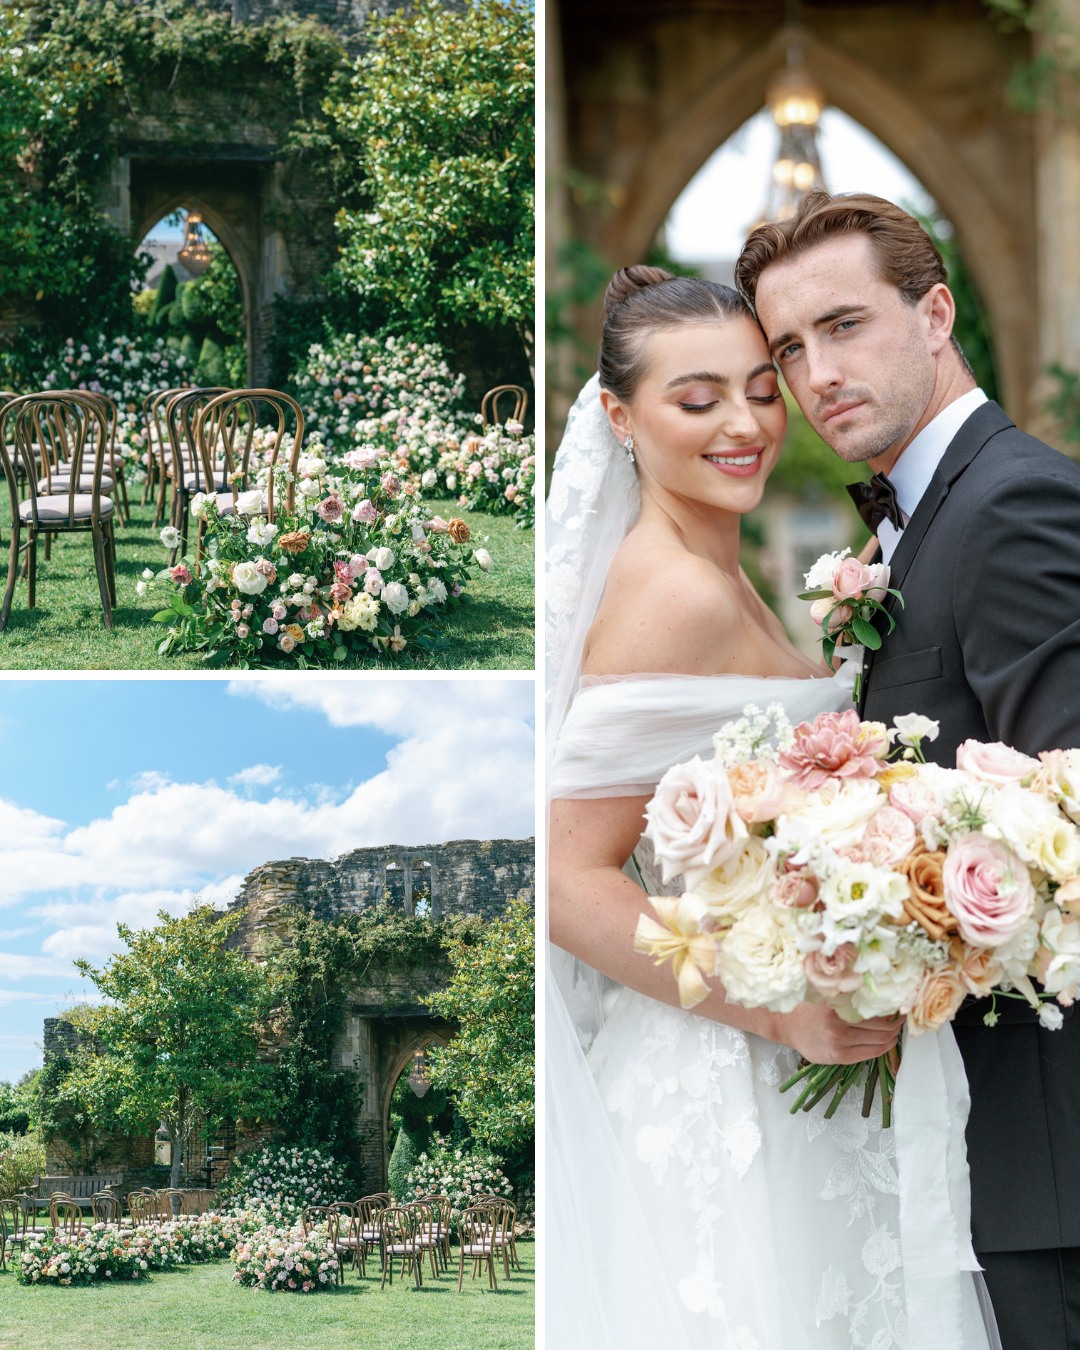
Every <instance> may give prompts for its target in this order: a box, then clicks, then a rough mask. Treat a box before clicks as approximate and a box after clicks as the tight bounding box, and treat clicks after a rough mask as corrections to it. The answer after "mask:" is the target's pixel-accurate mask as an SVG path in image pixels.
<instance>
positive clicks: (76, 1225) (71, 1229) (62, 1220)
mask: <svg viewBox="0 0 1080 1350" xmlns="http://www.w3.org/2000/svg"><path fill="white" fill-rule="evenodd" d="M82 1217H83V1213H82V1206H81V1205H80V1204H79V1203H78V1201H77V1200H75V1199H74V1198H73V1197H71V1196H61V1195H60V1194H56V1195H53V1196H52V1197H51V1198H50V1200H49V1222H50V1223H51V1224H52V1226H53V1228H54V1229H55V1230H56V1231H57V1232H60V1233H62V1234H63V1235H64V1237H77V1236H78V1235H79V1234H80V1233H82V1232H84V1231H85V1230H84V1229H83V1226H82Z"/></svg>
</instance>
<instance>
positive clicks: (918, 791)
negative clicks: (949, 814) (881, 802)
mask: <svg viewBox="0 0 1080 1350" xmlns="http://www.w3.org/2000/svg"><path fill="white" fill-rule="evenodd" d="M889 805H890V806H895V807H896V809H897V810H898V811H903V813H904V815H905V816H907V817H908V819H909V820H912V821H914V822H915V824H916V825H918V824H919V823H920V822H921V821H923V820H925V819H926V817H927V816H932V815H934V814H935V812H936V811H937V798H936V797H935V796H934V794H933V792H931V790H930V789H929V788H928V787H927V785H926V784H925V783H924V782H923V781H922V779H921V778H901V779H900V780H899V781H898V782H896V783H893V785H892V787H890V788H889Z"/></svg>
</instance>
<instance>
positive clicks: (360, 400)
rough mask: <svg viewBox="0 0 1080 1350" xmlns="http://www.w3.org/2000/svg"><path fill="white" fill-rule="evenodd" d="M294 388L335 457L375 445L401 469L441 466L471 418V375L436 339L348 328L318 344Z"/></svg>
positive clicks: (314, 429)
mask: <svg viewBox="0 0 1080 1350" xmlns="http://www.w3.org/2000/svg"><path fill="white" fill-rule="evenodd" d="M293 385H294V388H295V392H296V398H297V400H298V402H299V403H300V404H301V405H302V406H303V409H304V416H305V417H306V418H308V419H309V424H310V427H311V430H312V431H314V432H316V433H317V434H318V435H319V436H320V437H321V439H322V440H323V441H324V442H325V443H326V445H327V446H328V447H329V448H330V450H331V452H332V454H333V455H334V456H335V457H337V458H340V457H341V456H342V455H344V454H345V453H346V452H347V451H349V450H351V449H354V448H355V447H357V446H361V445H374V446H377V447H378V448H379V450H381V451H382V452H383V453H384V454H385V455H386V456H387V457H388V458H389V459H391V460H393V461H394V464H395V467H396V471H397V472H398V473H403V472H413V473H417V474H420V473H423V472H424V471H425V470H426V469H429V468H434V467H435V466H436V464H437V463H438V459H439V455H440V453H441V452H442V450H443V449H444V447H445V446H446V445H447V444H448V443H454V444H457V443H458V442H459V441H460V438H461V436H462V434H463V431H464V428H465V427H466V426H467V425H468V422H469V418H468V416H467V414H466V411H465V404H464V396H465V380H464V377H463V376H461V375H455V374H454V373H453V372H452V371H451V369H450V367H449V365H448V364H447V362H446V358H445V356H444V355H443V352H442V349H441V348H440V347H437V346H435V345H434V344H432V343H426V344H421V343H417V342H409V341H407V340H406V339H404V338H400V337H395V336H393V335H391V336H379V335H375V336H371V337H357V336H355V335H354V334H353V333H345V334H343V335H342V336H340V337H337V338H335V339H334V340H333V341H332V342H327V343H325V344H323V343H316V344H315V345H314V346H312V347H311V348H310V349H309V351H308V358H307V361H306V362H305V364H304V366H303V368H302V369H301V370H300V371H298V372H297V373H296V374H295V375H294V376H293Z"/></svg>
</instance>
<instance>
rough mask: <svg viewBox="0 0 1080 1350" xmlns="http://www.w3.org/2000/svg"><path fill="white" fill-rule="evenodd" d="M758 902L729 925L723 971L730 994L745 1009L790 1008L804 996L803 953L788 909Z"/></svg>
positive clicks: (728, 994)
mask: <svg viewBox="0 0 1080 1350" xmlns="http://www.w3.org/2000/svg"><path fill="white" fill-rule="evenodd" d="M775 914H776V911H774V910H772V909H766V908H764V907H755V908H753V909H751V910H750V911H749V913H747V914H744V915H743V916H742V918H740V919H738V920H737V921H736V923H735V924H734V925H733V927H731V928H730V929H729V930H728V932H727V936H726V937H725V938H724V941H723V943H722V944H721V947H720V961H719V971H720V978H721V980H722V981H723V985H724V991H725V993H726V994H727V996H728V997H729V998H732V999H734V1000H735V1001H736V1002H737V1003H742V1004H743V1005H744V1006H745V1007H747V1008H760V1007H768V1008H771V1009H772V1010H773V1011H774V1012H791V1010H792V1009H793V1008H795V1007H797V1006H798V1004H800V1003H801V1002H802V1001H803V1000H804V999H805V997H806V975H805V973H804V970H803V954H802V952H801V951H800V949H799V943H798V940H797V935H796V929H795V928H794V926H793V925H790V924H789V923H788V922H787V917H788V912H787V911H784V912H783V919H782V921H781V922H777V920H776V918H775Z"/></svg>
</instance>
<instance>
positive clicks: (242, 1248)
mask: <svg viewBox="0 0 1080 1350" xmlns="http://www.w3.org/2000/svg"><path fill="white" fill-rule="evenodd" d="M235 1261H236V1272H235V1274H234V1276H233V1279H235V1280H236V1281H237V1282H238V1283H239V1284H243V1285H247V1286H249V1287H251V1288H254V1289H268V1290H269V1291H270V1292H271V1293H276V1292H278V1291H283V1292H286V1293H293V1294H317V1293H319V1292H321V1291H324V1290H327V1289H333V1288H334V1286H335V1284H336V1283H337V1275H338V1265H339V1260H338V1257H337V1255H336V1254H335V1252H334V1250H333V1248H332V1247H330V1246H328V1245H327V1234H326V1229H325V1228H319V1227H314V1228H312V1229H311V1231H310V1232H308V1233H305V1232H304V1230H303V1229H302V1228H301V1227H299V1226H297V1227H291V1228H284V1227H282V1228H278V1227H272V1226H271V1227H267V1228H263V1229H260V1230H259V1231H258V1232H256V1233H254V1234H252V1236H251V1237H249V1238H247V1239H244V1240H241V1241H240V1242H239V1243H238V1244H237V1247H236V1252H235Z"/></svg>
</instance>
